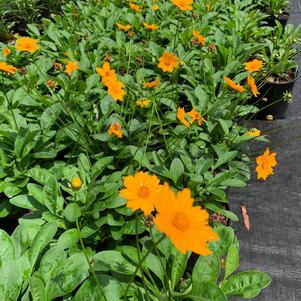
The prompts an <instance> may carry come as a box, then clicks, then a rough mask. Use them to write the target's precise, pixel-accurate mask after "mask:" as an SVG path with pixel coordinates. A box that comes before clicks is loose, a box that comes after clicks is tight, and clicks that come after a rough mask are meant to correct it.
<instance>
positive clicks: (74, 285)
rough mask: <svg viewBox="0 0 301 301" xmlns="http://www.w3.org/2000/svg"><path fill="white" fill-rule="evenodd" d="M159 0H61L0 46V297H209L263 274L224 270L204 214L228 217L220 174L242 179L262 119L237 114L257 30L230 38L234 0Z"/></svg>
mask: <svg viewBox="0 0 301 301" xmlns="http://www.w3.org/2000/svg"><path fill="white" fill-rule="evenodd" d="M155 3H156V4H154V3H152V2H147V3H146V2H144V1H135V2H133V1H132V2H128V1H102V2H100V3H96V2H95V1H92V0H91V1H90V2H89V1H88V2H87V1H85V2H83V1H78V2H77V3H69V4H68V5H66V6H65V7H64V13H65V15H64V16H55V17H54V20H52V21H51V20H46V19H45V20H44V21H43V22H44V23H43V24H42V25H41V27H37V26H35V25H30V26H29V28H28V31H29V33H30V34H31V37H26V38H24V37H19V38H18V40H16V41H15V43H14V45H10V46H8V45H1V50H2V56H1V58H0V62H1V64H0V70H1V74H0V76H1V80H0V85H1V92H0V99H1V106H2V107H1V112H0V121H1V124H0V142H1V145H3V147H4V149H3V150H2V149H1V150H0V155H1V162H2V163H3V164H2V165H1V169H0V179H1V182H0V192H1V193H3V195H4V198H5V199H4V200H3V201H2V202H3V203H2V207H1V208H3V209H1V210H2V211H1V214H3V215H5V214H6V215H8V214H10V213H13V212H17V213H18V215H20V216H21V218H20V219H19V224H20V225H19V226H18V227H17V228H16V229H15V230H14V232H13V234H12V235H8V233H4V232H1V236H0V238H1V239H2V240H1V241H4V242H5V243H6V246H7V248H6V250H9V252H8V253H9V254H10V255H9V256H8V257H5V258H4V256H3V255H2V253H0V257H1V263H2V266H1V272H2V274H3V275H5V277H3V278H2V279H3V280H0V288H1V289H2V290H3V292H4V294H2V295H3V296H6V295H7V294H8V292H10V291H12V294H13V298H15V299H18V298H21V296H22V297H23V296H29V298H32V299H35V298H38V297H37V296H40V295H42V296H45V300H53V299H55V298H61V297H63V298H65V299H66V298H71V300H75V301H76V300H81V299H83V300H86V299H87V296H89V300H90V299H94V300H162V299H170V300H186V299H187V300H190V299H191V300H195V299H198V298H201V299H206V300H215V301H216V300H227V299H228V298H230V297H232V296H240V297H244V298H251V297H253V296H255V295H256V294H258V293H259V292H260V289H262V288H265V287H266V286H268V285H269V283H270V279H269V277H268V276H267V275H265V274H264V273H260V272H257V271H248V272H241V273H237V274H233V273H234V272H235V271H236V269H237V265H238V261H239V258H238V242H237V239H236V238H235V236H234V231H233V230H232V229H231V228H230V227H225V226H222V225H220V224H218V223H216V222H214V221H213V220H212V219H211V218H210V216H211V215H212V214H213V213H215V214H219V215H220V216H224V217H226V218H227V219H229V220H233V221H237V220H238V217H237V216H236V215H235V214H234V213H232V212H231V211H230V210H228V209H227V208H226V207H225V204H226V203H227V202H228V198H227V195H226V193H225V189H226V188H227V187H243V186H244V185H246V183H247V181H248V179H249V178H250V170H249V163H250V159H249V158H248V156H247V154H246V151H245V150H246V149H247V148H246V147H247V142H248V141H249V140H251V139H259V138H258V137H259V136H260V134H258V133H257V132H256V133H255V132H254V131H251V132H252V133H251V134H250V133H249V131H248V129H246V128H244V127H243V126H241V125H239V124H237V123H236V120H238V119H243V118H244V116H246V115H248V114H249V110H250V106H245V105H244V103H245V101H246V99H247V97H248V94H251V93H252V92H253V93H255V92H256V89H255V88H256V83H254V81H253V80H252V78H253V76H255V75H254V73H255V74H257V73H258V72H260V68H261V66H260V64H259V63H258V62H257V61H253V62H252V63H251V60H252V58H253V57H257V56H256V54H257V51H258V49H259V48H260V47H261V45H259V46H258V44H255V42H254V41H255V40H256V39H255V37H253V40H252V42H251V43H250V44H249V43H248V42H246V41H245V40H244V38H243V37H244V34H245V33H242V32H239V34H238V35H237V41H236V42H237V47H233V41H231V39H230V38H229V32H228V30H230V27H231V26H229V24H230V23H231V22H230V21H229V20H232V17H233V16H232V15H230V13H233V12H235V14H234V15H235V16H236V13H237V14H238V12H239V8H237V7H236V6H235V5H233V4H231V3H224V1H217V2H216V3H211V5H209V6H208V5H205V3H197V2H196V1H192V0H189V1H186V0H183V1H176V0H174V1H164V2H160V1H158V2H155ZM155 6H156V7H155ZM242 9H244V7H242ZM221 12H222V13H223V14H226V15H227V13H228V14H229V16H227V18H226V17H225V18H219V20H218V21H217V18H215V17H217V16H219V15H220V14H221ZM242 14H243V11H242ZM223 25H225V32H223V31H222V29H223ZM252 30H253V31H252V32H253V33H255V32H256V28H255V29H252ZM238 31H239V30H238ZM230 36H231V35H230ZM7 47H10V49H11V52H10V53H7V51H6V53H5V51H4V50H5V49H7ZM3 51H4V53H3ZM1 66H2V67H1ZM246 68H247V69H246ZM248 76H249V83H248ZM249 86H250V87H249ZM257 134H258V135H257ZM261 161H262V160H261ZM261 161H260V162H261ZM260 164H261V172H264V168H265V162H263V161H262V162H261V163H260ZM273 164H274V163H273V162H272V165H273ZM23 243H24V244H23ZM21 244H23V245H22V247H21ZM192 253H195V254H198V255H200V257H199V259H198V260H197V262H196V263H195V264H188V262H189V258H190V257H191V254H192ZM195 254H194V255H195ZM192 257H193V256H192ZM7 258H8V259H7ZM6 259H7V260H6ZM221 259H224V260H225V259H226V264H225V269H223V268H221V264H220V263H221ZM233 262H234V263H233ZM232 274H233V275H232ZM12 275H15V277H14V279H12V278H13V276H12ZM219 275H220V276H221V278H219ZM6 279H12V280H11V281H10V282H5V283H4V281H6ZM220 279H222V280H220ZM1 281H3V283H2V282H1ZM237 283H239V285H237ZM250 283H251V286H250ZM2 284H3V285H2ZM12 287H15V289H12ZM254 287H256V290H254V289H253V288H254ZM0 296H1V293H0ZM24 298H25V297H24Z"/></svg>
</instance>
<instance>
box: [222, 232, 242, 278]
mask: <svg viewBox="0 0 301 301" xmlns="http://www.w3.org/2000/svg"><path fill="white" fill-rule="evenodd" d="M238 265H239V244H238V240H237V239H236V238H235V239H234V241H233V244H232V245H231V246H230V248H229V250H228V254H227V257H226V263H225V276H224V279H226V278H228V277H229V276H230V275H231V274H233V273H234V272H235V271H236V269H237V268H238Z"/></svg>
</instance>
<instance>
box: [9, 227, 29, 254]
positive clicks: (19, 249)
mask: <svg viewBox="0 0 301 301" xmlns="http://www.w3.org/2000/svg"><path fill="white" fill-rule="evenodd" d="M11 239H12V241H13V244H14V247H15V258H16V259H17V258H20V257H21V256H22V255H23V254H24V253H25V251H26V250H27V248H28V246H29V233H28V230H27V227H26V226H25V225H19V226H18V227H17V228H16V229H15V231H14V232H13V234H12V235H11Z"/></svg>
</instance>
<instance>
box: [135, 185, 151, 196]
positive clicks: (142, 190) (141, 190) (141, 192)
mask: <svg viewBox="0 0 301 301" xmlns="http://www.w3.org/2000/svg"><path fill="white" fill-rule="evenodd" d="M149 194H150V193H149V189H148V188H147V187H145V186H144V185H142V186H141V187H140V188H139V191H138V195H139V197H141V198H147V197H148V196H149Z"/></svg>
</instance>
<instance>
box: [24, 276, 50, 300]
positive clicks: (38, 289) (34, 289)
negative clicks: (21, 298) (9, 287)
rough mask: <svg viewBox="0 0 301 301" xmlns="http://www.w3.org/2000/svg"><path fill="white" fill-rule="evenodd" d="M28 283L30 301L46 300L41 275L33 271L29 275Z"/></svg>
mask: <svg viewBox="0 0 301 301" xmlns="http://www.w3.org/2000/svg"><path fill="white" fill-rule="evenodd" d="M29 285H30V293H31V296H32V301H48V300H47V298H46V295H45V283H44V280H43V278H42V277H41V275H39V274H38V273H37V272H35V273H34V274H33V275H32V276H31V277H30V282H29Z"/></svg>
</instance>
